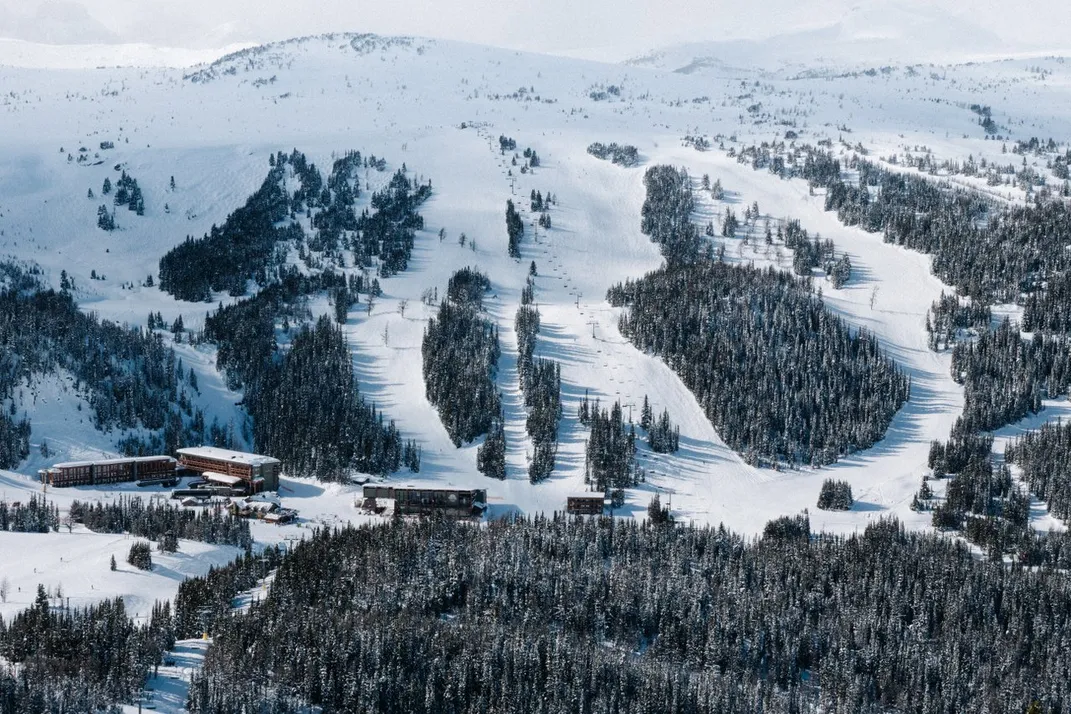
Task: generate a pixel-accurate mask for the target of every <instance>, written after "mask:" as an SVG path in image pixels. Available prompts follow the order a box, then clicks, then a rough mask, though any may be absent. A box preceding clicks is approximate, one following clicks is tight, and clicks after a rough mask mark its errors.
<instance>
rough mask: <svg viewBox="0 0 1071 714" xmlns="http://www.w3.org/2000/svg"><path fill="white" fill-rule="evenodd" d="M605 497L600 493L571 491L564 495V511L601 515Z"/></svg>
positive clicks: (576, 513)
mask: <svg viewBox="0 0 1071 714" xmlns="http://www.w3.org/2000/svg"><path fill="white" fill-rule="evenodd" d="M605 506H606V497H605V496H604V495H603V494H601V493H591V492H585V493H573V494H570V495H568V496H566V497H565V511H566V513H569V514H572V515H579V516H599V515H602V512H603V508H605Z"/></svg>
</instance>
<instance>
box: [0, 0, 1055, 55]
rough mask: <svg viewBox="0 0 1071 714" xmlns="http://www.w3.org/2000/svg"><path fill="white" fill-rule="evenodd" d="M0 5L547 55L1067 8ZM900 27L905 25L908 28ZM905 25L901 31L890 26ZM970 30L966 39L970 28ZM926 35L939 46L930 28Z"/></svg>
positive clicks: (8, 35)
mask: <svg viewBox="0 0 1071 714" xmlns="http://www.w3.org/2000/svg"><path fill="white" fill-rule="evenodd" d="M1024 5H1025V4H1019V3H1013V2H1008V1H1007V0H1003V1H1002V2H997V1H996V0H969V1H967V0H932V1H931V2H923V1H921V0H376V1H375V2H368V1H367V0H0V39H15V40H22V41H26V42H37V43H48V44H59V45H66V44H98V43H100V44H125V43H145V44H150V45H154V46H160V47H177V48H187V49H199V50H203V49H212V48H220V47H225V46H229V45H234V44H239V43H254V42H255V43H260V42H266V41H271V40H279V39H286V38H288V37H294V36H298V35H308V34H320V33H323V32H329V31H356V32H375V33H379V34H408V35H421V36H428V37H438V38H444V39H453V40H462V41H468V42H476V43H480V44H489V45H495V46H499V47H507V48H513V49H523V50H531V51H537V52H548V53H556V54H570V53H573V54H584V53H585V52H586V51H589V50H593V49H599V48H611V49H616V50H618V51H620V52H622V53H625V54H628V53H630V52H631V53H636V54H639V53H642V52H643V51H644V50H646V49H652V48H656V47H661V46H666V45H672V44H678V43H684V42H704V41H722V40H736V39H763V38H769V37H771V36H775V35H781V34H785V33H793V32H797V31H800V30H813V29H816V28H820V27H828V26H831V25H836V24H837V23H843V22H845V21H846V20H848V21H849V23H850V22H851V18H853V17H854V18H856V20H855V26H853V31H854V32H858V31H859V28H858V27H857V25H858V24H859V19H858V18H860V17H861V18H863V22H865V23H867V24H869V23H872V22H874V21H875V18H878V24H879V25H880V24H882V22H883V21H882V18H885V17H889V18H892V19H891V20H890V22H892V23H900V22H901V20H902V19H903V18H904V17H914V16H918V17H922V18H923V19H925V20H926V21H927V22H928V23H929V24H930V25H932V26H934V27H938V28H939V27H941V26H942V24H943V23H944V22H945V21H946V20H947V21H949V22H950V23H951V25H952V26H954V27H956V28H957V31H958V32H960V34H961V35H963V34H964V33H965V34H966V36H965V37H964V36H961V37H958V38H957V41H958V42H959V43H966V44H968V45H969V44H970V43H971V42H973V41H977V42H979V43H992V41H993V38H994V37H995V38H997V39H999V41H1000V43H1001V44H1003V45H1005V46H1007V47H1009V48H1016V49H1054V50H1055V49H1060V48H1062V47H1064V46H1069V47H1071V41H1069V40H1068V39H1067V38H1066V34H1067V33H1066V28H1067V27H1068V26H1071V4H1069V3H1066V2H1057V1H1054V0H1036V1H1034V2H1030V3H1029V4H1028V6H1027V8H1026V9H1024ZM908 25H909V27H910V26H911V23H910V22H909V23H908ZM894 29H900V30H901V31H902V30H903V27H902V26H898V28H894ZM975 30H977V32H976V34H975V33H974V31H975ZM934 34H935V40H934V41H935V42H940V33H939V32H937V33H934Z"/></svg>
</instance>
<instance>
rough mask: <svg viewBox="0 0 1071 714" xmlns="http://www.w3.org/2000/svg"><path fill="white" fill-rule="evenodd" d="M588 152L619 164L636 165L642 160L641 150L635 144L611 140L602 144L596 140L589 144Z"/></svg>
mask: <svg viewBox="0 0 1071 714" xmlns="http://www.w3.org/2000/svg"><path fill="white" fill-rule="evenodd" d="M588 153H589V154H591V155H592V156H594V157H595V158H597V159H602V160H603V161H607V160H609V161H610V162H611V163H614V164H617V165H618V166H635V165H636V164H638V163H639V162H640V152H639V151H637V150H636V147H635V146H631V145H629V144H618V143H617V142H610V143H609V144H601V143H599V142H597V141H596V142H594V143H592V144H589V145H588Z"/></svg>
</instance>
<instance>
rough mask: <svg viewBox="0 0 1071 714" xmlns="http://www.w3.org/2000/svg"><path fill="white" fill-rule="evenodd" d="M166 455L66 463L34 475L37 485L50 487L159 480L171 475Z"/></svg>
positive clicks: (170, 461)
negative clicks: (38, 483) (38, 479)
mask: <svg viewBox="0 0 1071 714" xmlns="http://www.w3.org/2000/svg"><path fill="white" fill-rule="evenodd" d="M175 466H176V461H175V460H174V459H173V458H171V457H170V456H134V457H130V458H126V459H100V460H98V461H68V462H65V463H62V464H56V465H55V466H53V467H51V468H47V469H41V470H40V471H38V472H37V475H38V477H39V478H40V479H41V483H45V484H48V485H50V486H97V485H99V484H104V483H121V482H123V481H136V480H137V479H147V478H160V477H163V476H172V475H174V473H175Z"/></svg>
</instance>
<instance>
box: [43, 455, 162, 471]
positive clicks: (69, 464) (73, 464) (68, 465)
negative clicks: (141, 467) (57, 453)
mask: <svg viewBox="0 0 1071 714" xmlns="http://www.w3.org/2000/svg"><path fill="white" fill-rule="evenodd" d="M170 458H171V457H170V456H131V457H129V458H116V459H98V460H96V461H64V462H63V463H60V464H55V465H54V466H52V468H54V469H73V468H77V467H79V466H103V465H105V464H115V463H126V462H133V463H144V462H146V461H159V460H160V459H170ZM172 461H174V459H172Z"/></svg>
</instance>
